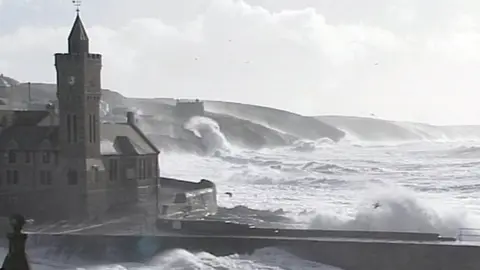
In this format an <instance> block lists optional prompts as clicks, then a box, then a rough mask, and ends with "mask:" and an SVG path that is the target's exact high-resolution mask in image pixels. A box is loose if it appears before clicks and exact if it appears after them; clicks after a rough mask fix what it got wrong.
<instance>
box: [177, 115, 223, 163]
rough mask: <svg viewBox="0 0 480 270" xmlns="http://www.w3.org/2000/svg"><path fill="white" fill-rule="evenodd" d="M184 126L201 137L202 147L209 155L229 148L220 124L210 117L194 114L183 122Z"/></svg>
mask: <svg viewBox="0 0 480 270" xmlns="http://www.w3.org/2000/svg"><path fill="white" fill-rule="evenodd" d="M184 127H185V129H187V130H190V131H192V132H193V134H195V136H197V137H198V138H200V139H201V144H202V146H203V149H204V150H205V153H207V154H209V155H211V154H213V153H215V152H217V151H220V150H223V151H228V150H230V149H231V146H230V143H229V142H228V140H227V138H225V135H223V133H222V131H221V130H220V126H219V125H218V123H217V122H215V121H214V120H212V119H211V118H208V117H201V116H194V117H192V118H190V119H189V120H188V121H187V122H186V123H185V125H184Z"/></svg>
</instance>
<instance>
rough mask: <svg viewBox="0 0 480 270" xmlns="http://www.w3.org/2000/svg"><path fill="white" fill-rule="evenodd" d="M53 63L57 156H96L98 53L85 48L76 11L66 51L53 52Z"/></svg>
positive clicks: (83, 28) (97, 153) (99, 74)
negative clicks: (55, 94)
mask: <svg viewBox="0 0 480 270" xmlns="http://www.w3.org/2000/svg"><path fill="white" fill-rule="evenodd" d="M55 67H56V70H57V98H58V106H59V108H58V111H59V142H60V145H59V146H60V156H61V158H64V159H82V160H85V159H91V158H94V159H95V158H100V157H101V154H100V98H101V78H100V77H101V68H102V56H101V55H100V54H92V53H90V52H89V39H88V36H87V32H86V30H85V27H84V26H83V23H82V20H81V19H80V15H79V14H77V17H76V19H75V22H74V24H73V27H72V30H71V32H70V35H69V37H68V53H57V54H55ZM79 169H80V168H79Z"/></svg>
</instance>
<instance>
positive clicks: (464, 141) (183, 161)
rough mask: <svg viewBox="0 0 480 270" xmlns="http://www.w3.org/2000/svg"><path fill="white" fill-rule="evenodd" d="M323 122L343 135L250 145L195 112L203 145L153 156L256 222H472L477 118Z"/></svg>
mask: <svg viewBox="0 0 480 270" xmlns="http://www.w3.org/2000/svg"><path fill="white" fill-rule="evenodd" d="M325 121H326V122H328V123H329V124H330V125H333V126H336V127H337V128H339V129H341V130H342V131H344V132H345V133H346V135H345V137H344V138H343V139H340V140H338V141H335V140H331V139H328V138H319V139H317V140H311V139H301V138H300V139H297V140H295V141H292V142H289V143H285V144H283V145H275V146H269V145H265V146H263V147H258V148H257V149H253V148H252V147H250V148H249V147H245V145H244V144H240V143H237V142H236V140H235V137H233V136H231V135H228V134H232V131H231V130H230V131H229V130H227V129H229V128H231V127H222V125H221V123H220V124H219V123H218V122H217V121H216V120H214V119H212V118H199V117H197V118H195V119H191V120H190V123H189V125H188V126H189V127H188V128H190V129H192V130H193V131H194V133H195V134H196V136H197V137H199V138H200V140H199V141H200V142H201V143H202V144H203V146H204V147H203V148H202V149H207V150H208V151H204V152H203V153H201V154H199V153H198V152H195V151H186V150H185V147H183V148H182V147H180V146H179V148H178V149H177V150H175V149H174V148H172V149H169V150H168V151H165V152H163V153H162V154H161V156H160V164H161V168H162V169H161V170H162V171H161V174H162V176H167V177H176V178H181V179H186V180H192V181H198V180H200V179H202V178H205V179H210V180H213V181H214V182H215V183H216V184H217V189H218V202H219V205H220V206H221V207H222V208H223V209H224V211H226V212H228V213H229V214H231V215H238V216H241V218H244V219H249V220H253V221H256V222H265V223H268V222H269V220H273V219H272V217H273V218H276V217H284V219H275V222H280V223H282V224H284V225H285V226H292V227H299V228H316V229H358V230H395V231H413V232H439V233H441V234H442V235H445V236H456V235H457V233H458V230H459V229H460V228H465V227H475V226H478V224H480V223H479V221H480V196H479V188H480V184H479V183H478V179H479V176H480V161H479V158H480V136H478V137H477V135H478V133H480V127H474V126H465V127H459V126H450V127H435V126H429V125H425V124H416V123H400V122H393V121H380V120H375V119H356V120H355V125H353V124H352V123H353V122H352V119H350V118H348V117H329V118H328V119H327V118H325ZM362 121H363V122H362ZM358 123H363V124H358ZM372 123H374V124H372ZM386 123H387V124H388V125H389V126H388V127H387V126H385V125H386ZM264 125H265V124H264ZM392 125H393V126H395V127H396V129H395V130H392V128H391V126H392ZM265 126H266V125H265ZM269 128H270V129H272V130H276V131H278V132H280V131H279V130H280V129H275V127H274V126H269ZM224 129H225V130H226V132H224V131H223V130H224ZM152 130H155V127H150V132H154V131H152ZM179 144H180V143H179ZM180 148H181V149H180ZM226 192H231V193H232V196H229V195H227V194H225V193H226ZM375 206H377V207H375ZM256 210H265V211H256ZM270 215H271V216H270ZM265 216H267V218H265ZM268 218H270V219H268ZM272 222H273V221H272ZM5 252H6V251H5V250H3V251H2V255H3V254H5ZM29 256H30V259H31V262H32V265H33V267H32V268H33V269H321V270H332V269H338V268H335V267H332V266H328V265H322V264H319V263H313V262H309V261H305V260H302V259H300V258H297V257H295V256H293V255H291V254H288V253H286V252H284V251H281V250H278V249H275V248H266V249H261V250H258V251H256V252H255V253H254V254H251V255H232V256H228V257H215V256H213V255H211V254H208V253H191V252H189V251H186V250H181V249H179V250H172V251H169V252H166V253H162V254H157V255H156V256H155V257H153V258H152V259H151V261H149V262H145V263H143V264H134V263H129V262H125V263H124V264H114V265H108V264H106V265H96V266H89V267H87V266H86V265H88V264H89V263H88V262H85V261H81V260H79V259H75V257H74V256H72V257H69V258H68V259H67V258H58V260H55V259H48V260H47V259H45V256H44V255H43V253H42V251H38V250H34V251H29Z"/></svg>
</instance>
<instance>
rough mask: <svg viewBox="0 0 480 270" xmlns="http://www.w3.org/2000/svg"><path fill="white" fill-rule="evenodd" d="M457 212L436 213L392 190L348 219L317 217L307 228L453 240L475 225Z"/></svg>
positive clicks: (410, 196) (373, 198)
mask: <svg viewBox="0 0 480 270" xmlns="http://www.w3.org/2000/svg"><path fill="white" fill-rule="evenodd" d="M476 222H478V220H473V218H472V217H470V216H468V215H467V213H466V212H465V211H463V210H459V209H439V208H438V207H435V205H432V204H429V203H427V202H426V201H422V200H420V199H419V198H418V197H416V196H415V194H414V193H412V192H409V191H407V190H404V189H399V188H394V189H392V190H389V191H385V190H384V191H380V192H378V193H375V194H372V195H371V198H368V199H366V200H364V201H363V203H362V204H360V205H359V206H358V209H357V211H356V212H355V213H353V214H352V215H349V216H343V217H342V216H339V215H337V214H332V215H329V214H320V215H317V216H316V217H314V218H313V220H312V222H311V224H310V228H313V229H329V230H363V231H397V232H421V233H435V232H436V233H439V234H441V235H442V236H456V235H457V233H458V231H459V229H460V228H465V227H468V225H469V224H475V223H476Z"/></svg>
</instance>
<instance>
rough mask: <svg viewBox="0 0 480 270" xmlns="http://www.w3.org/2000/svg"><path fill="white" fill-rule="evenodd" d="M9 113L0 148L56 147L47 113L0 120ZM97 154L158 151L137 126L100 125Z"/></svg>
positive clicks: (17, 113) (16, 114) (55, 133)
mask: <svg viewBox="0 0 480 270" xmlns="http://www.w3.org/2000/svg"><path fill="white" fill-rule="evenodd" d="M12 114H13V122H12V124H11V125H10V126H9V127H8V128H6V129H4V130H3V131H1V132H0V149H6V148H8V147H9V143H10V142H12V141H15V143H16V144H17V145H18V149H20V150H35V149H38V148H39V147H40V146H41V145H40V144H41V143H42V142H44V141H48V142H49V143H50V146H51V147H53V148H57V146H58V142H59V141H58V137H59V136H58V131H59V128H58V124H57V123H58V121H55V125H49V124H48V122H49V120H48V117H49V113H48V112H47V111H0V118H2V117H3V116H11V115H12ZM56 118H57V117H56ZM0 124H1V123H0ZM100 152H101V154H102V155H127V156H132V155H147V154H158V153H159V150H158V149H157V148H156V147H155V145H153V143H152V142H150V140H149V139H148V138H146V137H145V135H144V134H143V132H142V131H141V130H139V129H138V128H137V127H134V126H131V125H130V124H128V123H101V124H100Z"/></svg>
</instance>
